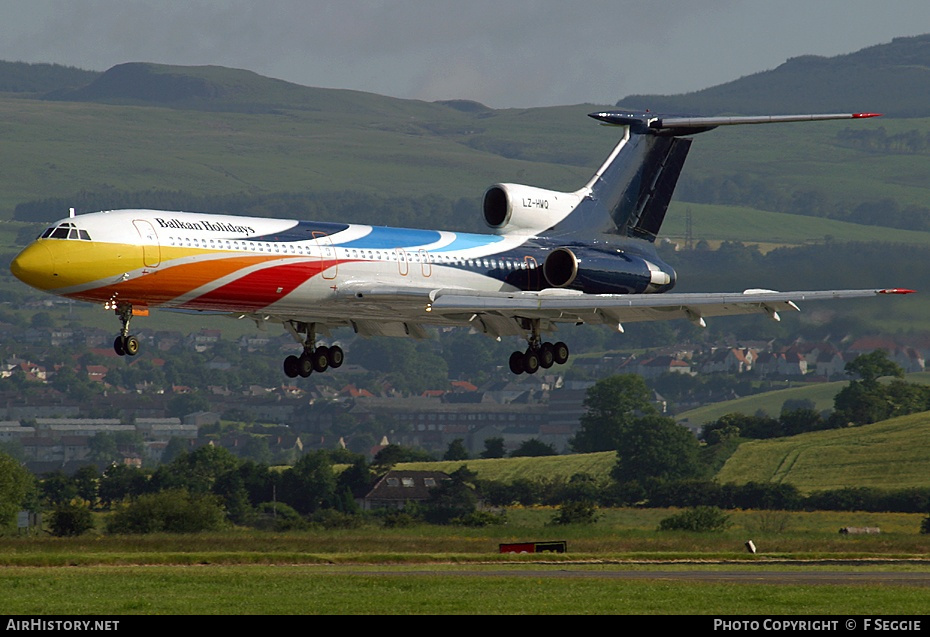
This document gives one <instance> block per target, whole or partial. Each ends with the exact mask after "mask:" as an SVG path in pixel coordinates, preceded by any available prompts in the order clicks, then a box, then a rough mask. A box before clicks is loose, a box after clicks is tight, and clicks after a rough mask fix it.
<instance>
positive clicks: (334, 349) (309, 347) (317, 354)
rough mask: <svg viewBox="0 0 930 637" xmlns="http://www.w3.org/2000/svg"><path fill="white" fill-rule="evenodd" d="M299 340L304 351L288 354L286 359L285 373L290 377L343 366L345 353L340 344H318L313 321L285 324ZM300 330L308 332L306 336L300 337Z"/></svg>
mask: <svg viewBox="0 0 930 637" xmlns="http://www.w3.org/2000/svg"><path fill="white" fill-rule="evenodd" d="M284 326H285V327H286V328H287V329H288V331H289V332H290V333H291V335H293V336H294V338H295V339H296V340H297V342H299V343H301V344H302V345H303V348H304V351H303V353H302V354H301V355H300V356H293V355H291V356H288V357H287V358H285V359H284V373H285V374H286V375H287V377H288V378H297V377H298V376H300V377H301V378H307V377H308V376H309V375H310V374H312V373H313V372H318V373H321V372H325V371H326V370H327V369H329V368H333V369H336V368H337V367H341V366H342V362H343V361H344V360H345V354H344V353H343V351H342V348H341V347H339V346H338V345H331V346H329V347H327V346H326V345H319V346H318V345H316V329H315V326H314V324H313V323H309V324H308V323H296V324H295V323H294V322H292V321H289V322H287V323H285V324H284ZM300 332H304V333H306V335H307V336H306V338H305V339H303V340H302V339H301V338H300Z"/></svg>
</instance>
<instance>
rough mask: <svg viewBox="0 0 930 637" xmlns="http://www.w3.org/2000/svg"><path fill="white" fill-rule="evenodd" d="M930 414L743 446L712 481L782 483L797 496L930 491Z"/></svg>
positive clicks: (753, 442) (752, 442)
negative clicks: (853, 490) (857, 490)
mask: <svg viewBox="0 0 930 637" xmlns="http://www.w3.org/2000/svg"><path fill="white" fill-rule="evenodd" d="M928 475H930V413H927V412H924V413H920V414H913V415H910V416H902V417H900V418H893V419H891V420H886V421H883V422H880V423H875V424H872V425H864V426H861V427H854V428H849V429H839V430H830V431H818V432H813V433H807V434H801V435H798V436H792V437H790V438H779V439H775V440H758V441H751V442H746V443H743V444H742V445H740V446H739V448H738V449H737V450H736V452H735V453H734V454H733V455H732V456H731V457H730V458H729V460H727V462H726V464H724V466H723V468H722V469H721V470H720V473H719V474H718V475H717V479H718V480H719V481H720V482H723V483H726V482H735V483H738V484H742V483H746V482H750V481H754V482H779V483H781V482H784V483H789V484H793V485H794V486H796V487H798V489H800V490H801V491H802V492H805V493H808V492H811V491H818V490H826V489H840V488H843V487H849V486H857V487H876V488H884V489H905V488H908V487H927V486H930V478H928Z"/></svg>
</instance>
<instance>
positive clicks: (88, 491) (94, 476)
mask: <svg viewBox="0 0 930 637" xmlns="http://www.w3.org/2000/svg"><path fill="white" fill-rule="evenodd" d="M99 479H100V474H99V473H98V471H97V468H96V467H94V466H93V465H89V464H88V465H84V466H83V467H81V468H80V469H78V470H77V471H75V472H74V476H72V478H71V480H72V481H73V482H74V486H75V487H76V488H77V492H78V497H80V498H81V499H82V500H84V501H86V502H88V503H89V504H90V507H91V508H94V506H95V505H96V504H97V481H98V480H99Z"/></svg>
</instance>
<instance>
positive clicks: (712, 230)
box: [662, 201, 930, 251]
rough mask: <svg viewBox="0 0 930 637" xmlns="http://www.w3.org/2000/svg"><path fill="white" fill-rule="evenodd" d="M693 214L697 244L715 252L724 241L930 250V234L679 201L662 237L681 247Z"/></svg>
mask: <svg viewBox="0 0 930 637" xmlns="http://www.w3.org/2000/svg"><path fill="white" fill-rule="evenodd" d="M688 211H690V212H691V223H692V229H691V231H692V235H693V238H694V241H700V240H702V239H703V240H705V241H708V242H709V243H710V244H711V247H716V245H717V244H718V243H719V242H721V241H739V242H741V243H754V244H759V245H760V250H763V251H766V250H768V249H771V248H774V247H778V246H785V245H805V244H810V243H822V242H823V241H825V240H826V239H827V238H829V240H831V241H840V242H842V241H855V242H863V241H864V242H878V243H901V244H910V245H930V233H928V232H917V231H913V230H897V229H894V228H880V227H878V226H865V225H862V224H858V223H847V222H845V221H835V220H832V219H825V218H823V217H805V216H801V215H790V214H785V213H781V212H769V211H765V210H756V209H754V208H746V207H743V206H723V205H716V204H715V205H711V204H696V203H690V202H683V201H676V202H674V203H673V204H672V205H671V206H670V208H669V213H668V216H667V217H666V218H665V223H664V224H663V225H662V235H663V236H665V237H668V238H669V239H672V240H674V241H678V242H681V241H683V240H684V238H685V235H686V230H687V228H686V226H687V213H688Z"/></svg>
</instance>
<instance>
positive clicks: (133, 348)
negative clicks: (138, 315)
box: [113, 303, 139, 356]
mask: <svg viewBox="0 0 930 637" xmlns="http://www.w3.org/2000/svg"><path fill="white" fill-rule="evenodd" d="M115 310H116V315H117V316H118V317H119V320H120V323H122V325H123V326H122V328H121V329H120V331H119V336H117V337H116V340H114V341H113V351H115V352H116V354H117V355H118V356H135V355H136V354H138V353H139V339H138V338H136V337H135V336H130V335H129V321H130V320H132V305H131V304H129V303H120V304H118V305H117V306H116V308H115Z"/></svg>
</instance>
